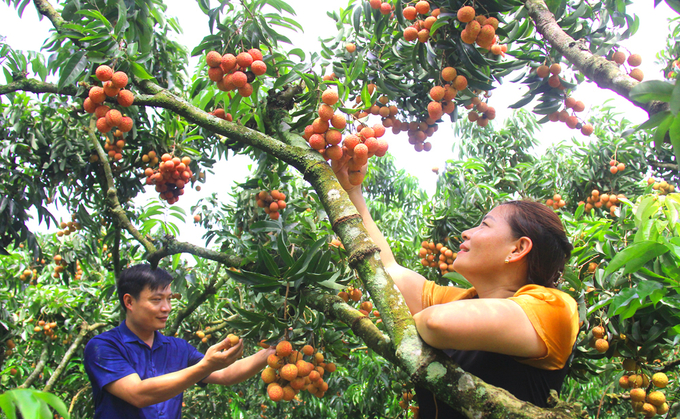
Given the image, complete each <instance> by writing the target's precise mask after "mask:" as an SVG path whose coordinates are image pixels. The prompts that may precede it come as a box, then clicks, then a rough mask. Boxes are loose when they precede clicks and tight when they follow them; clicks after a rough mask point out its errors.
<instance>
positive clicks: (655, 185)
mask: <svg viewBox="0 0 680 419" xmlns="http://www.w3.org/2000/svg"><path fill="white" fill-rule="evenodd" d="M647 184H648V185H652V189H653V190H655V191H659V195H668V194H669V193H672V192H675V185H671V184H670V183H668V182H666V181H665V180H662V181H661V182H657V181H656V179H654V178H653V177H650V178H649V179H647Z"/></svg>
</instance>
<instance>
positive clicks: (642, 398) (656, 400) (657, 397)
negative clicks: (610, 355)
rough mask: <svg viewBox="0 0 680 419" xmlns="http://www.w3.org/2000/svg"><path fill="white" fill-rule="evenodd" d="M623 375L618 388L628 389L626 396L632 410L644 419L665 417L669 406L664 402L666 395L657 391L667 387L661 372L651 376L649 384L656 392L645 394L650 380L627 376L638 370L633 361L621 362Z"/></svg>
mask: <svg viewBox="0 0 680 419" xmlns="http://www.w3.org/2000/svg"><path fill="white" fill-rule="evenodd" d="M623 369H624V370H625V373H624V375H622V376H621V378H619V386H620V387H621V388H623V389H629V390H630V391H629V392H628V396H629V397H630V402H631V406H632V408H633V410H634V411H635V412H637V413H642V414H644V415H645V417H646V418H651V417H654V416H656V415H665V414H666V413H667V412H668V409H669V406H668V403H667V402H666V395H665V394H664V393H663V392H662V391H660V390H659V389H662V388H666V386H667V385H668V376H667V375H666V374H664V373H663V372H657V373H654V374H653V375H652V379H651V384H653V385H654V387H655V388H656V390H653V391H650V392H649V393H647V390H645V389H649V390H651V388H649V384H650V379H649V377H647V374H643V373H639V374H628V373H631V372H632V373H636V372H637V370H638V369H639V366H638V364H637V363H636V362H635V360H633V359H629V358H628V359H624V360H623Z"/></svg>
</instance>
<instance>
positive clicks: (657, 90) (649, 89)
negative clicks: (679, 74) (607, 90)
mask: <svg viewBox="0 0 680 419" xmlns="http://www.w3.org/2000/svg"><path fill="white" fill-rule="evenodd" d="M673 87H674V86H673V85H672V84H671V83H668V82H665V81H659V80H651V81H643V82H642V83H638V84H637V85H635V87H633V88H632V89H630V95H629V96H630V98H631V99H632V100H634V101H636V102H641V103H647V102H651V101H652V100H659V101H662V102H670V100H671V95H672V94H673Z"/></svg>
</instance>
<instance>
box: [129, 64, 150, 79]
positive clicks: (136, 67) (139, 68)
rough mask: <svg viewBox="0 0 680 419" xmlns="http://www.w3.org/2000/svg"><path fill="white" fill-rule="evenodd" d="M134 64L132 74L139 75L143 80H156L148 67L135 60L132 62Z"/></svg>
mask: <svg viewBox="0 0 680 419" xmlns="http://www.w3.org/2000/svg"><path fill="white" fill-rule="evenodd" d="M131 66H132V74H134V75H135V76H137V77H138V78H140V79H142V80H155V78H154V77H153V76H152V75H151V74H149V73H147V71H146V69H145V68H144V67H142V66H141V65H140V64H137V63H135V62H133V63H131Z"/></svg>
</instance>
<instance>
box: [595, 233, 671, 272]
mask: <svg viewBox="0 0 680 419" xmlns="http://www.w3.org/2000/svg"><path fill="white" fill-rule="evenodd" d="M666 252H668V248H667V247H666V246H664V245H663V244H660V243H657V242H653V241H643V242H639V243H635V244H633V245H631V246H628V247H626V248H625V249H623V250H622V251H620V252H619V253H617V254H616V256H614V259H612V261H611V262H610V263H609V266H607V269H606V270H605V272H604V275H605V276H607V275H611V274H612V273H613V272H615V271H617V270H618V269H619V268H621V267H622V266H624V265H625V269H624V270H623V272H624V273H631V272H634V271H637V270H638V269H639V268H640V267H642V266H643V265H644V264H645V263H647V262H649V261H650V260H652V259H654V258H655V257H658V256H661V255H663V254H664V253H666Z"/></svg>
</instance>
